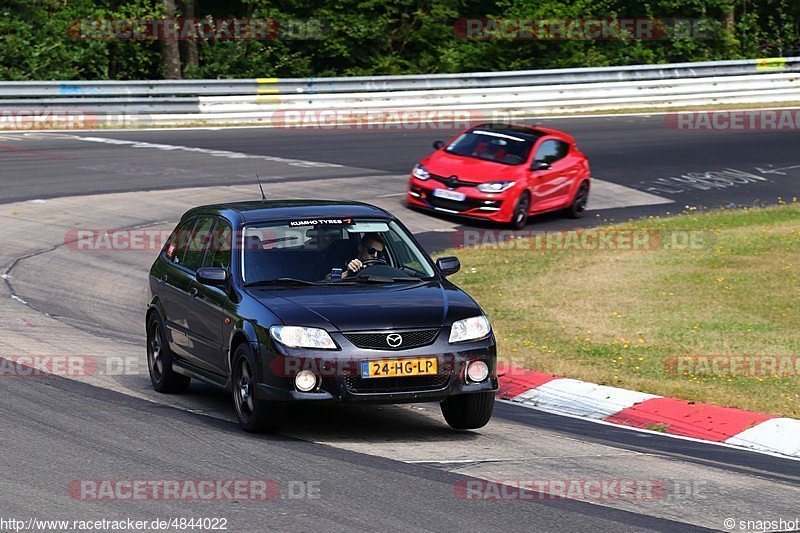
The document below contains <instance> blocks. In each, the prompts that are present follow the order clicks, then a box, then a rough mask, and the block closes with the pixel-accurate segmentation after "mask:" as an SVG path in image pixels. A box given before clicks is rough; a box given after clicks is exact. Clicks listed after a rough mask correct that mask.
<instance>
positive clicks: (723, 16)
mask: <svg viewBox="0 0 800 533" xmlns="http://www.w3.org/2000/svg"><path fill="white" fill-rule="evenodd" d="M176 3H177V5H178V9H179V10H180V7H181V2H180V1H176ZM164 12H165V10H164V8H163V5H162V3H161V1H160V0H129V1H125V2H123V1H121V0H4V1H3V2H2V7H0V15H2V17H0V79H4V80H42V79H65V80H71V79H153V78H158V77H160V72H161V69H160V67H161V50H160V47H159V44H158V42H156V41H149V40H118V39H80V38H75V36H74V35H72V36H71V34H70V32H69V29H70V28H73V29H74V28H75V23H74V22H72V21H81V20H84V21H85V20H107V19H153V18H159V17H161V16H163V13H164ZM730 13H732V14H733V19H732V21H733V24H734V25H733V32H732V33H731V32H729V31H727V29H726V28H727V27H726V21H729V20H730V19H728V18H727V14H730ZM195 16H196V17H198V18H201V17H209V18H253V17H256V18H258V17H260V18H271V19H275V20H277V21H279V22H283V23H284V27H285V24H286V22H287V21H289V20H292V19H314V20H318V21H324V22H325V24H326V26H325V28H324V30H323V31H317V32H315V37H317V38H315V39H291V38H278V39H265V40H236V41H225V40H218V41H200V42H198V53H199V66H197V67H191V68H186V69H185V71H184V76H185V77H191V78H234V77H237V78H242V77H309V76H335V75H338V76H347V75H381V74H412V73H440V72H474V71H484V70H486V71H492V70H495V71H496V70H513V69H537V68H567V67H584V66H604V65H628V64H643V63H667V62H681V61H703V60H719V59H739V58H756V57H772V56H788V55H792V54H798V53H800V37H798V21H800V2H797V1H796V0H569V1H564V0H537V1H531V0H233V1H229V2H225V3H215V2H211V1H209V0H198V2H197V7H196V12H195ZM464 18H490V19H586V18H597V19H610V18H659V19H691V20H701V21H702V22H701V23H700V25H699V26H696V27H695V30H701V31H702V35H701V36H700V38H695V37H693V36H692V35H687V34H683V35H672V36H670V37H669V38H667V39H664V40H642V41H635V40H510V39H491V40H470V39H466V38H464V37H463V36H460V35H458V34H457V32H455V31H454V23H455V21H457V20H458V19H464ZM71 23H72V24H71Z"/></svg>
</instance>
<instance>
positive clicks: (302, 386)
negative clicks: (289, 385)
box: [294, 370, 317, 392]
mask: <svg viewBox="0 0 800 533" xmlns="http://www.w3.org/2000/svg"><path fill="white" fill-rule="evenodd" d="M294 386H295V387H297V390H299V391H300V392H308V391H310V390H313V389H314V387H316V386H317V376H316V374H314V373H313V372H312V371H311V370H301V371H300V372H298V373H297V375H296V376H295V377H294Z"/></svg>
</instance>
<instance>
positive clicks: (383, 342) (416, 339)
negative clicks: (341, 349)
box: [344, 329, 439, 350]
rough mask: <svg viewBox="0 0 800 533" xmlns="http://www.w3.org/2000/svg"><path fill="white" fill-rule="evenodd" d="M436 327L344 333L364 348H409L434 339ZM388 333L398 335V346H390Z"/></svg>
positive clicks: (431, 341) (430, 342) (437, 331)
mask: <svg viewBox="0 0 800 533" xmlns="http://www.w3.org/2000/svg"><path fill="white" fill-rule="evenodd" d="M438 334H439V330H438V329H418V330H414V331H382V332H369V333H345V334H344V336H345V337H347V340H349V341H350V342H352V343H353V344H355V345H356V346H357V347H359V348H363V349H365V350H410V349H411V348H419V347H420V346H427V345H429V344H432V343H433V341H434V340H436V335H438ZM389 335H400V336H401V337H402V342H401V343H400V345H399V346H391V345H390V344H389V342H388V340H387V337H388V336H389Z"/></svg>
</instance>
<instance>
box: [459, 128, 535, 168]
mask: <svg viewBox="0 0 800 533" xmlns="http://www.w3.org/2000/svg"><path fill="white" fill-rule="evenodd" d="M535 140H536V139H535V138H534V137H533V136H532V135H527V134H524V133H517V132H500V131H492V130H488V129H474V130H470V131H468V132H466V133H463V134H461V135H460V136H459V137H458V138H457V139H456V140H455V141H453V142H452V143H450V146H448V147H447V148H446V149H445V152H447V153H448V154H453V155H460V156H464V157H473V158H475V159H484V160H486V161H491V162H493V163H501V164H503V165H521V164H523V163H525V161H527V160H528V156H529V155H530V153H531V148H533V144H534V142H535Z"/></svg>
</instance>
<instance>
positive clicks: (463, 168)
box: [420, 150, 527, 183]
mask: <svg viewBox="0 0 800 533" xmlns="http://www.w3.org/2000/svg"><path fill="white" fill-rule="evenodd" d="M420 164H421V165H422V166H423V167H425V169H426V170H427V171H428V172H430V173H431V174H436V175H437V176H444V177H446V178H449V177H450V176H458V178H459V179H461V180H464V181H474V182H476V183H486V182H490V181H500V180H508V181H514V180H517V179H519V176H520V172H524V171H525V169H526V168H527V166H526V165H525V164H522V165H503V164H502V163H494V162H492V161H486V160H483V159H475V158H472V157H464V156H460V155H451V154H448V153H447V152H445V151H444V150H437V151H436V152H434V153H433V154H431V155H430V156H429V157H427V158H425V159H423V160H422V161H420Z"/></svg>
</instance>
